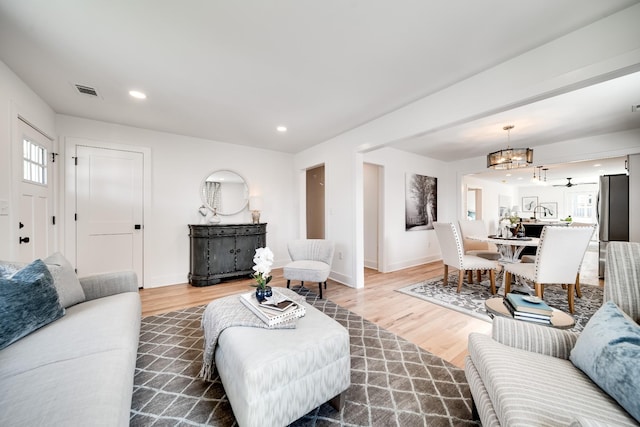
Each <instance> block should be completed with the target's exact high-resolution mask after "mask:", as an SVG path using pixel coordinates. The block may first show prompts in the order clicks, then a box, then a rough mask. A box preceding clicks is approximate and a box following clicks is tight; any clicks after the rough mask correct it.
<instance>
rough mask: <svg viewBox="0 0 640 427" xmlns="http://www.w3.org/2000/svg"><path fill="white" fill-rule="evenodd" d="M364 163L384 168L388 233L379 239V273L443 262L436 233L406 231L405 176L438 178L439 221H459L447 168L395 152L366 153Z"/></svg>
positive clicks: (451, 177) (434, 162) (401, 152)
mask: <svg viewBox="0 0 640 427" xmlns="http://www.w3.org/2000/svg"><path fill="white" fill-rule="evenodd" d="M364 161H365V162H367V163H373V164H376V165H381V166H383V167H384V179H383V181H382V189H381V193H382V194H384V199H385V200H384V207H383V212H382V217H383V218H384V225H383V230H384V233H383V234H382V235H380V236H379V239H380V245H381V246H382V247H383V248H384V251H383V254H384V255H383V260H382V265H381V266H379V267H378V269H379V270H380V271H382V272H389V271H395V270H399V269H402V268H407V267H411V266H414V265H419V264H423V263H426V262H431V261H435V260H438V259H440V248H439V246H438V240H437V238H436V234H435V231H434V230H418V231H406V230H405V194H406V193H405V176H406V174H414V173H416V174H419V175H426V176H432V177H436V178H438V199H437V200H438V211H437V215H438V218H437V220H438V221H455V220H456V219H457V218H456V215H455V212H454V210H453V209H452V206H455V197H456V191H455V188H454V187H453V186H452V183H454V182H455V181H454V175H453V174H452V173H451V171H450V170H449V168H448V166H447V164H446V163H444V162H441V161H438V160H433V159H429V158H426V157H422V156H416V155H415V154H410V153H407V152H404V151H400V150H396V149H393V148H382V149H380V150H375V151H372V152H370V153H366V154H365V155H364Z"/></svg>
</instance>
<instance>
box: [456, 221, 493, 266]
mask: <svg viewBox="0 0 640 427" xmlns="http://www.w3.org/2000/svg"><path fill="white" fill-rule="evenodd" d="M458 226H459V227H460V234H461V235H462V245H463V247H464V253H465V254H467V255H475V256H479V257H480V258H486V259H491V260H494V261H497V260H499V259H500V252H498V249H497V248H496V247H495V245H491V244H490V243H488V242H481V241H479V240H473V239H469V236H478V237H487V236H488V233H487V227H486V225H485V223H484V221H483V220H481V219H474V220H461V221H458Z"/></svg>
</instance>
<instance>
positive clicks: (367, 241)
mask: <svg viewBox="0 0 640 427" xmlns="http://www.w3.org/2000/svg"><path fill="white" fill-rule="evenodd" d="M381 179H382V166H378V165H374V164H371V163H364V164H363V169H362V182H363V192H362V196H363V204H362V211H363V220H362V223H363V227H364V230H363V240H364V267H365V270H366V269H367V268H370V269H373V270H377V271H380V269H381V268H382V262H381V256H380V255H381V252H382V251H381V247H380V238H379V236H380V234H381V233H380V227H381V216H382V215H381V212H380V210H381V206H382V204H381V200H382V196H381V189H382V184H381V182H380V181H381Z"/></svg>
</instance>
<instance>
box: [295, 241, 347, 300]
mask: <svg viewBox="0 0 640 427" xmlns="http://www.w3.org/2000/svg"><path fill="white" fill-rule="evenodd" d="M287 248H288V250H289V256H290V257H291V260H292V261H291V262H290V263H289V264H287V265H285V266H284V278H285V279H287V288H288V287H289V286H290V284H291V281H292V280H299V281H300V282H301V284H302V286H304V282H317V283H318V288H319V290H320V298H322V286H323V285H324V288H325V289H327V279H328V278H329V273H330V272H331V262H332V261H333V252H334V250H335V246H334V244H333V242H331V241H329V240H323V239H304V240H295V241H293V242H290V243H289V244H288V245H287Z"/></svg>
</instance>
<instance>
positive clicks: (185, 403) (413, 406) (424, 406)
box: [130, 288, 477, 426]
mask: <svg viewBox="0 0 640 427" xmlns="http://www.w3.org/2000/svg"><path fill="white" fill-rule="evenodd" d="M299 292H300V293H301V294H303V295H306V296H307V301H308V302H309V303H311V304H312V305H313V306H314V307H316V308H317V309H319V310H321V311H323V312H324V313H325V314H327V315H328V316H330V317H332V318H334V319H336V320H337V321H338V322H339V323H340V324H342V325H343V326H344V327H346V328H347V329H348V330H349V335H350V338H351V387H350V388H349V389H348V391H347V394H346V399H345V405H344V407H343V409H342V410H341V411H340V412H338V411H336V410H334V409H333V408H332V407H331V406H330V405H328V404H326V403H325V404H323V405H322V406H320V407H319V408H317V409H315V410H313V411H311V412H309V413H308V414H306V415H305V416H303V417H302V418H300V419H298V420H296V421H295V422H294V423H293V424H292V426H470V425H477V424H476V423H475V422H473V421H472V420H471V400H470V392H469V386H468V384H467V381H466V379H465V376H464V371H463V370H461V369H459V368H457V367H455V366H453V365H451V364H450V363H448V362H446V361H444V360H442V359H440V358H439V357H437V356H434V355H433V354H431V353H429V352H427V351H425V350H423V349H421V348H419V347H417V346H416V345H414V344H411V343H410V342H408V341H406V340H404V339H402V338H400V337H398V336H397V335H395V334H392V333H391V332H389V331H386V330H384V329H382V328H380V327H378V326H377V325H375V324H374V323H371V322H369V321H367V320H365V319H363V318H362V317H360V316H358V315H357V314H354V313H352V312H350V311H349V310H346V309H344V308H342V307H340V306H338V305H336V304H335V303H333V302H331V301H328V300H326V299H323V300H320V299H317V297H316V296H315V294H313V293H311V292H309V291H308V290H306V289H304V288H303V289H302V290H300V291H299ZM204 308H205V307H204V306H201V307H195V308H189V309H185V310H180V311H175V312H172V313H167V314H162V315H157V316H151V317H146V318H144V319H142V330H141V332H140V346H139V349H138V360H137V367H136V372H135V380H134V390H133V402H132V408H131V420H130V425H132V426H152V425H153V426H195V425H205V426H236V425H237V423H236V421H235V418H234V416H233V412H232V410H231V406H230V404H229V401H228V400H227V398H226V395H225V392H224V388H223V387H222V384H221V383H220V379H219V378H216V379H215V380H214V381H213V382H205V381H203V380H201V379H200V378H198V372H199V371H200V366H201V363H202V348H203V338H202V331H201V330H200V319H201V318H202V314H203V312H204Z"/></svg>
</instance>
